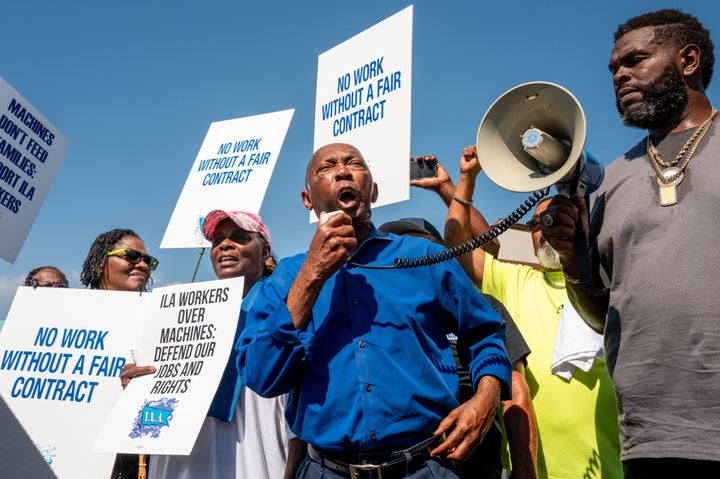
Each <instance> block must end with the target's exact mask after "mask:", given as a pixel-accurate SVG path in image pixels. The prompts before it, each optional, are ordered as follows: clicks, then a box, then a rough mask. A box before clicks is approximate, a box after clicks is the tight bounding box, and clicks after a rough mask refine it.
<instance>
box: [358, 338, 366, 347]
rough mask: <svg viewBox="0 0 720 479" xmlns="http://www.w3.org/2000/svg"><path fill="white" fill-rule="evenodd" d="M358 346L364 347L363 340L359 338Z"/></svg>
mask: <svg viewBox="0 0 720 479" xmlns="http://www.w3.org/2000/svg"><path fill="white" fill-rule="evenodd" d="M358 346H360V347H361V348H364V347H365V341H363V340H360V342H359V343H358Z"/></svg>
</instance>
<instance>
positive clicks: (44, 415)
mask: <svg viewBox="0 0 720 479" xmlns="http://www.w3.org/2000/svg"><path fill="white" fill-rule="evenodd" d="M146 296H147V294H143V296H142V297H141V296H140V294H139V293H132V292H120V291H99V290H82V289H62V288H37V289H33V288H31V287H26V286H22V287H20V288H18V290H17V293H16V294H15V298H14V300H13V303H12V306H11V307H10V311H9V313H8V316H7V320H6V322H5V326H4V327H3V329H2V331H1V332H0V395H2V397H3V399H4V400H5V401H6V402H7V404H8V406H9V407H10V409H11V410H12V412H13V414H14V415H15V417H17V419H18V421H19V422H20V423H21V424H22V426H23V428H24V429H25V430H26V431H27V433H28V435H29V436H30V438H31V439H32V441H33V442H34V443H35V445H36V446H37V447H38V449H39V450H40V452H41V454H42V455H43V457H44V458H45V460H46V461H47V463H48V464H50V466H51V468H52V470H53V472H54V473H55V475H56V476H57V477H58V478H60V479H66V478H67V479H85V478H87V479H96V478H98V477H110V472H111V471H112V467H113V463H114V461H115V454H114V453H103V454H100V453H92V452H91V446H92V442H93V440H94V439H95V436H96V435H97V433H98V431H99V430H100V426H101V425H102V424H103V422H104V421H105V418H106V417H107V415H108V414H109V413H110V411H111V409H112V407H113V405H114V404H115V402H116V400H117V399H118V398H119V397H120V395H121V393H122V386H121V384H120V373H121V372H122V369H123V366H124V365H125V364H126V362H129V361H131V358H130V351H131V349H133V348H134V347H135V345H136V344H137V343H138V342H139V338H140V336H141V334H142V321H143V311H142V304H141V303H142V300H143V299H145V297H146Z"/></svg>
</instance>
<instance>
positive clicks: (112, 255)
mask: <svg viewBox="0 0 720 479" xmlns="http://www.w3.org/2000/svg"><path fill="white" fill-rule="evenodd" d="M157 265H158V260H157V259H155V258H153V257H152V256H150V255H148V254H147V249H146V248H145V243H144V242H143V240H142V239H141V238H140V237H139V236H138V235H137V234H136V233H135V232H134V231H132V230H129V229H114V230H111V231H107V232H105V233H102V234H100V235H99V236H98V237H97V238H95V241H94V242H93V244H92V246H90V251H88V254H87V257H86V258H85V262H84V263H83V269H82V273H80V282H81V283H82V284H83V286H85V287H86V288H88V287H89V288H90V289H104V290H110V291H138V292H143V291H147V290H148V287H149V285H150V284H151V281H152V279H151V276H150V275H151V272H152V271H155V268H156V267H157ZM153 372H155V368H154V367H152V366H137V365H136V364H135V363H128V364H126V365H125V368H124V369H123V372H122V374H121V375H120V381H121V383H122V385H123V388H124V387H125V386H126V385H127V383H128V382H129V381H130V379H131V378H133V377H135V376H141V375H144V374H151V373H153ZM145 458H146V456H143V457H142V459H143V460H142V463H143V465H142V467H143V468H144V467H145V466H146V463H147V460H145ZM147 459H149V457H147ZM140 463H141V456H139V455H137V454H118V455H117V456H116V457H115V465H114V467H113V472H112V475H111V479H137V477H138V470H139V468H140ZM143 476H144V474H143Z"/></svg>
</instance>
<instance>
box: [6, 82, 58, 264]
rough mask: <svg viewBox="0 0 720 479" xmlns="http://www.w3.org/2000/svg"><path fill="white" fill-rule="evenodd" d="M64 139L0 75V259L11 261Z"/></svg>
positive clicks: (45, 190)
mask: <svg viewBox="0 0 720 479" xmlns="http://www.w3.org/2000/svg"><path fill="white" fill-rule="evenodd" d="M69 146H70V142H69V141H68V139H67V138H65V137H64V136H63V134H62V133H60V131H59V130H58V129H57V128H55V127H54V126H53V125H52V123H50V122H49V121H48V120H47V119H46V118H45V117H44V116H43V115H42V114H41V113H40V112H39V111H37V110H36V109H35V108H34V107H33V106H32V105H31V104H30V103H29V102H28V101H27V100H26V99H25V98H23V97H22V96H21V95H20V94H19V93H18V92H17V91H15V89H14V88H13V87H11V86H10V85H9V84H8V83H7V82H6V81H5V80H3V79H2V78H0V231H2V236H3V238H2V241H1V242H0V258H2V259H4V260H6V261H8V262H9V263H10V264H14V263H15V260H16V259H17V257H18V254H19V253H20V249H21V248H22V245H23V244H24V243H25V238H26V237H27V235H28V233H29V232H30V228H31V227H32V225H33V222H34V221H35V218H36V217H37V214H38V212H39V211H40V207H41V206H42V204H43V202H44V201H45V197H46V196H47V194H48V191H49V190H50V186H51V185H52V182H53V180H54V179H55V175H56V174H57V172H58V169H59V168H60V165H61V164H62V161H63V158H65V153H67V150H68V147H69Z"/></svg>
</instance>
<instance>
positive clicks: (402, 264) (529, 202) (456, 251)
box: [349, 187, 550, 269]
mask: <svg viewBox="0 0 720 479" xmlns="http://www.w3.org/2000/svg"><path fill="white" fill-rule="evenodd" d="M548 193H550V188H549V187H548V188H544V189H542V190H538V191H535V192H534V193H533V194H532V195H530V196H529V197H528V199H526V200H525V201H524V202H523V203H522V204H521V205H520V206H519V207H517V208H516V209H515V211H513V212H512V213H510V214H509V215H508V216H507V217H505V218H503V219H502V220H500V222H499V223H497V224H496V225H495V226H492V227H491V228H490V229H489V230H488V231H486V232H485V233H483V234H481V235H480V236H477V237H475V238H471V239H469V240H468V241H466V242H465V243H462V244H459V245H457V246H453V247H452V248H449V249H446V250H445V251H440V252H438V253H434V254H429V255H426V256H416V257H414V258H395V263H394V264H391V265H380V266H377V265H367V264H359V263H353V262H349V264H350V265H351V266H356V267H359V268H367V269H400V268H417V267H419V266H429V265H431V264H437V263H442V262H445V261H449V260H451V259H455V258H457V257H458V256H462V255H464V254H467V253H469V252H471V251H472V250H474V249H477V248H480V247H481V246H484V245H486V244H488V243H489V242H490V241H492V240H494V239H495V238H497V237H498V236H500V235H501V234H502V233H504V232H505V231H506V230H508V229H510V228H511V227H512V225H514V224H515V223H517V222H518V221H520V219H521V218H522V217H523V216H525V215H526V214H527V213H528V212H529V211H530V210H532V209H533V208H534V207H535V205H537V204H538V203H539V202H540V200H541V199H543V198H544V197H546V196H547V195H548Z"/></svg>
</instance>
